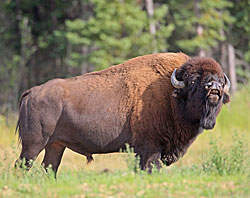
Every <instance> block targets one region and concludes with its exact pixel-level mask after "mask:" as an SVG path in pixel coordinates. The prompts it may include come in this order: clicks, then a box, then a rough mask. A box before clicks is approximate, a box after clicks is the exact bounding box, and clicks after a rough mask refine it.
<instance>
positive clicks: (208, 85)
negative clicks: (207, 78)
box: [205, 82, 213, 89]
mask: <svg viewBox="0 0 250 198" xmlns="http://www.w3.org/2000/svg"><path fill="white" fill-rule="evenodd" d="M212 85H213V82H209V83H207V84H206V85H205V89H209V88H210V87H211V86H212Z"/></svg>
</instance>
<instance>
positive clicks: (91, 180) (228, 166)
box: [0, 86, 250, 198]
mask: <svg viewBox="0 0 250 198" xmlns="http://www.w3.org/2000/svg"><path fill="white" fill-rule="evenodd" d="M249 98H250V86H247V87H245V88H243V89H242V90H241V91H239V92H238V93H236V94H235V96H233V97H232V98H231V103H230V104H228V105H226V106H224V107H223V109H222V113H221V114H220V115H219V117H218V119H217V124H216V127H215V129H214V130H212V131H205V132H203V134H201V135H200V136H199V137H198V138H197V140H196V141H195V142H194V143H193V145H192V146H191V147H190V149H189V150H188V152H187V154H186V155H185V156H184V157H183V158H182V159H180V160H179V161H178V162H177V163H175V164H173V165H171V166H170V167H164V168H163V169H162V170H161V171H160V172H157V171H154V172H153V173H152V174H151V175H149V174H147V173H145V172H141V171H137V172H135V171H134V168H133V167H131V164H132V163H133V159H134V158H133V154H125V153H116V154H106V155H94V162H93V163H91V164H89V165H87V164H86V160H85V158H84V157H83V156H81V155H78V154H76V153H73V152H71V151H70V150H66V152H65V154H64V157H63V160H62V164H61V166H60V168H59V171H58V179H57V180H55V179H54V178H53V175H52V174H51V173H48V174H45V172H44V170H43V169H42V167H41V166H40V165H39V164H40V162H41V159H42V157H43V155H44V153H41V154H40V156H39V157H38V160H36V163H35V165H34V167H33V168H32V169H31V170H30V171H29V172H25V171H22V170H15V169H14V168H13V166H14V161H15V160H16V159H17V157H18V154H19V152H20V146H18V142H17V137H16V136H15V133H14V131H15V124H14V122H13V123H11V121H9V122H8V125H7V124H6V120H5V118H4V117H3V116H0V197H107V198H116V197H118V198H119V197H157V198H158V197H237V198H238V197H250V187H249V186H250V168H249V164H250V161H249V159H250V155H249V144H248V143H249V141H250V133H249V132H250V116H249V111H250V100H249Z"/></svg>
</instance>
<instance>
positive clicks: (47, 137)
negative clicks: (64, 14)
mask: <svg viewBox="0 0 250 198" xmlns="http://www.w3.org/2000/svg"><path fill="white" fill-rule="evenodd" d="M229 87H230V81H229V79H228V78H227V76H226V75H225V74H224V73H223V71H222V69H221V67H220V65H219V64H218V63H217V62H216V61H215V60H213V59H211V58H198V57H189V56H187V55H185V54H184V53H159V54H151V55H145V56H140V57H136V58H133V59H131V60H128V61H126V62H124V63H122V64H119V65H115V66H112V67H109V68H107V69H105V70H103V71H98V72H92V73H87V74H84V75H81V76H76V77H72V78H67V79H54V80H50V81H48V82H46V83H45V84H42V85H40V86H36V87H33V88H31V89H29V90H27V91H25V92H24V93H23V94H22V96H21V99H20V107H19V111H20V112H19V119H18V123H17V129H18V132H19V138H20V140H21V144H22V151H21V154H20V158H19V160H24V159H25V160H24V161H25V162H26V167H27V168H28V169H29V168H30V167H31V165H32V164H31V163H30V161H33V160H35V159H36V157H37V155H38V154H39V153H40V152H41V151H42V150H43V149H45V156H44V159H43V162H42V163H43V164H44V166H45V168H46V167H48V165H50V164H51V165H52V169H53V171H54V172H55V174H56V172H57V169H58V166H59V164H60V162H61V159H62V156H63V152H64V150H65V148H66V147H67V148H69V149H71V150H73V151H75V152H77V153H80V154H82V155H85V156H86V157H87V160H88V161H91V160H93V158H92V155H93V154H101V153H111V152H117V151H119V150H120V149H124V148H125V145H126V144H129V145H130V146H131V147H133V148H134V151H135V153H136V155H137V156H138V157H139V158H140V167H141V169H143V170H145V169H146V170H148V171H149V172H150V171H151V169H152V164H155V165H156V167H157V168H160V167H161V163H160V162H161V161H162V162H163V163H164V164H166V165H170V164H172V163H173V162H175V161H176V160H177V159H178V158H179V157H181V156H182V155H184V154H185V152H186V151H187V149H188V147H189V146H190V145H191V144H192V142H193V141H194V140H195V139H196V137H197V136H198V134H200V133H201V132H202V131H203V130H204V129H212V128H213V127H214V125H215V122H216V117H217V115H218V113H219V112H220V109H221V107H222V104H223V103H224V104H225V103H227V102H229V100H230V99H229V94H228V92H229ZM19 160H17V161H19Z"/></svg>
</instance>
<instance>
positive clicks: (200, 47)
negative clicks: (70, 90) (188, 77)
mask: <svg viewBox="0 0 250 198" xmlns="http://www.w3.org/2000/svg"><path fill="white" fill-rule="evenodd" d="M249 23H250V1H249V0H192V1H189V0H178V1H176V0H112V1H111V0H109V1H104V0H101V1H100V0H2V1H1V2H0V93H1V94H0V113H1V114H3V115H5V116H7V117H9V116H10V115H12V112H16V111H17V109H18V108H17V103H18V99H19V97H20V95H21V93H22V92H23V91H24V90H26V89H28V88H30V87H32V86H35V85H39V84H42V83H44V82H46V81H47V80H49V79H53V78H57V77H60V78H65V77H70V76H75V75H80V74H83V73H86V72H91V71H94V70H101V69H104V68H106V67H109V66H111V65H114V64H119V63H121V62H123V61H125V60H128V59H130V58H133V57H136V56H139V55H144V54H149V53H157V52H179V51H182V52H184V53H187V54H188V55H190V56H209V57H213V58H215V59H216V60H217V61H218V62H219V63H220V64H221V66H222V67H223V69H224V71H225V72H226V74H227V75H228V76H229V78H230V80H231V82H232V87H231V92H232V93H234V92H235V91H236V90H237V86H241V85H242V84H247V81H248V78H249V73H250V67H249V63H250V48H249V46H250V25H249Z"/></svg>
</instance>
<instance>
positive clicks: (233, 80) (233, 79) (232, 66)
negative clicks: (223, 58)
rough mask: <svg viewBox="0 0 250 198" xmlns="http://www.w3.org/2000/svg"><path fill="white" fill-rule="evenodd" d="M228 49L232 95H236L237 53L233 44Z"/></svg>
mask: <svg viewBox="0 0 250 198" xmlns="http://www.w3.org/2000/svg"><path fill="white" fill-rule="evenodd" d="M227 49H228V73H229V79H230V81H231V93H232V94H234V93H235V91H236V90H237V77H236V70H235V67H236V64H235V52H234V47H233V45H232V44H230V43H229V44H228V45H227Z"/></svg>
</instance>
